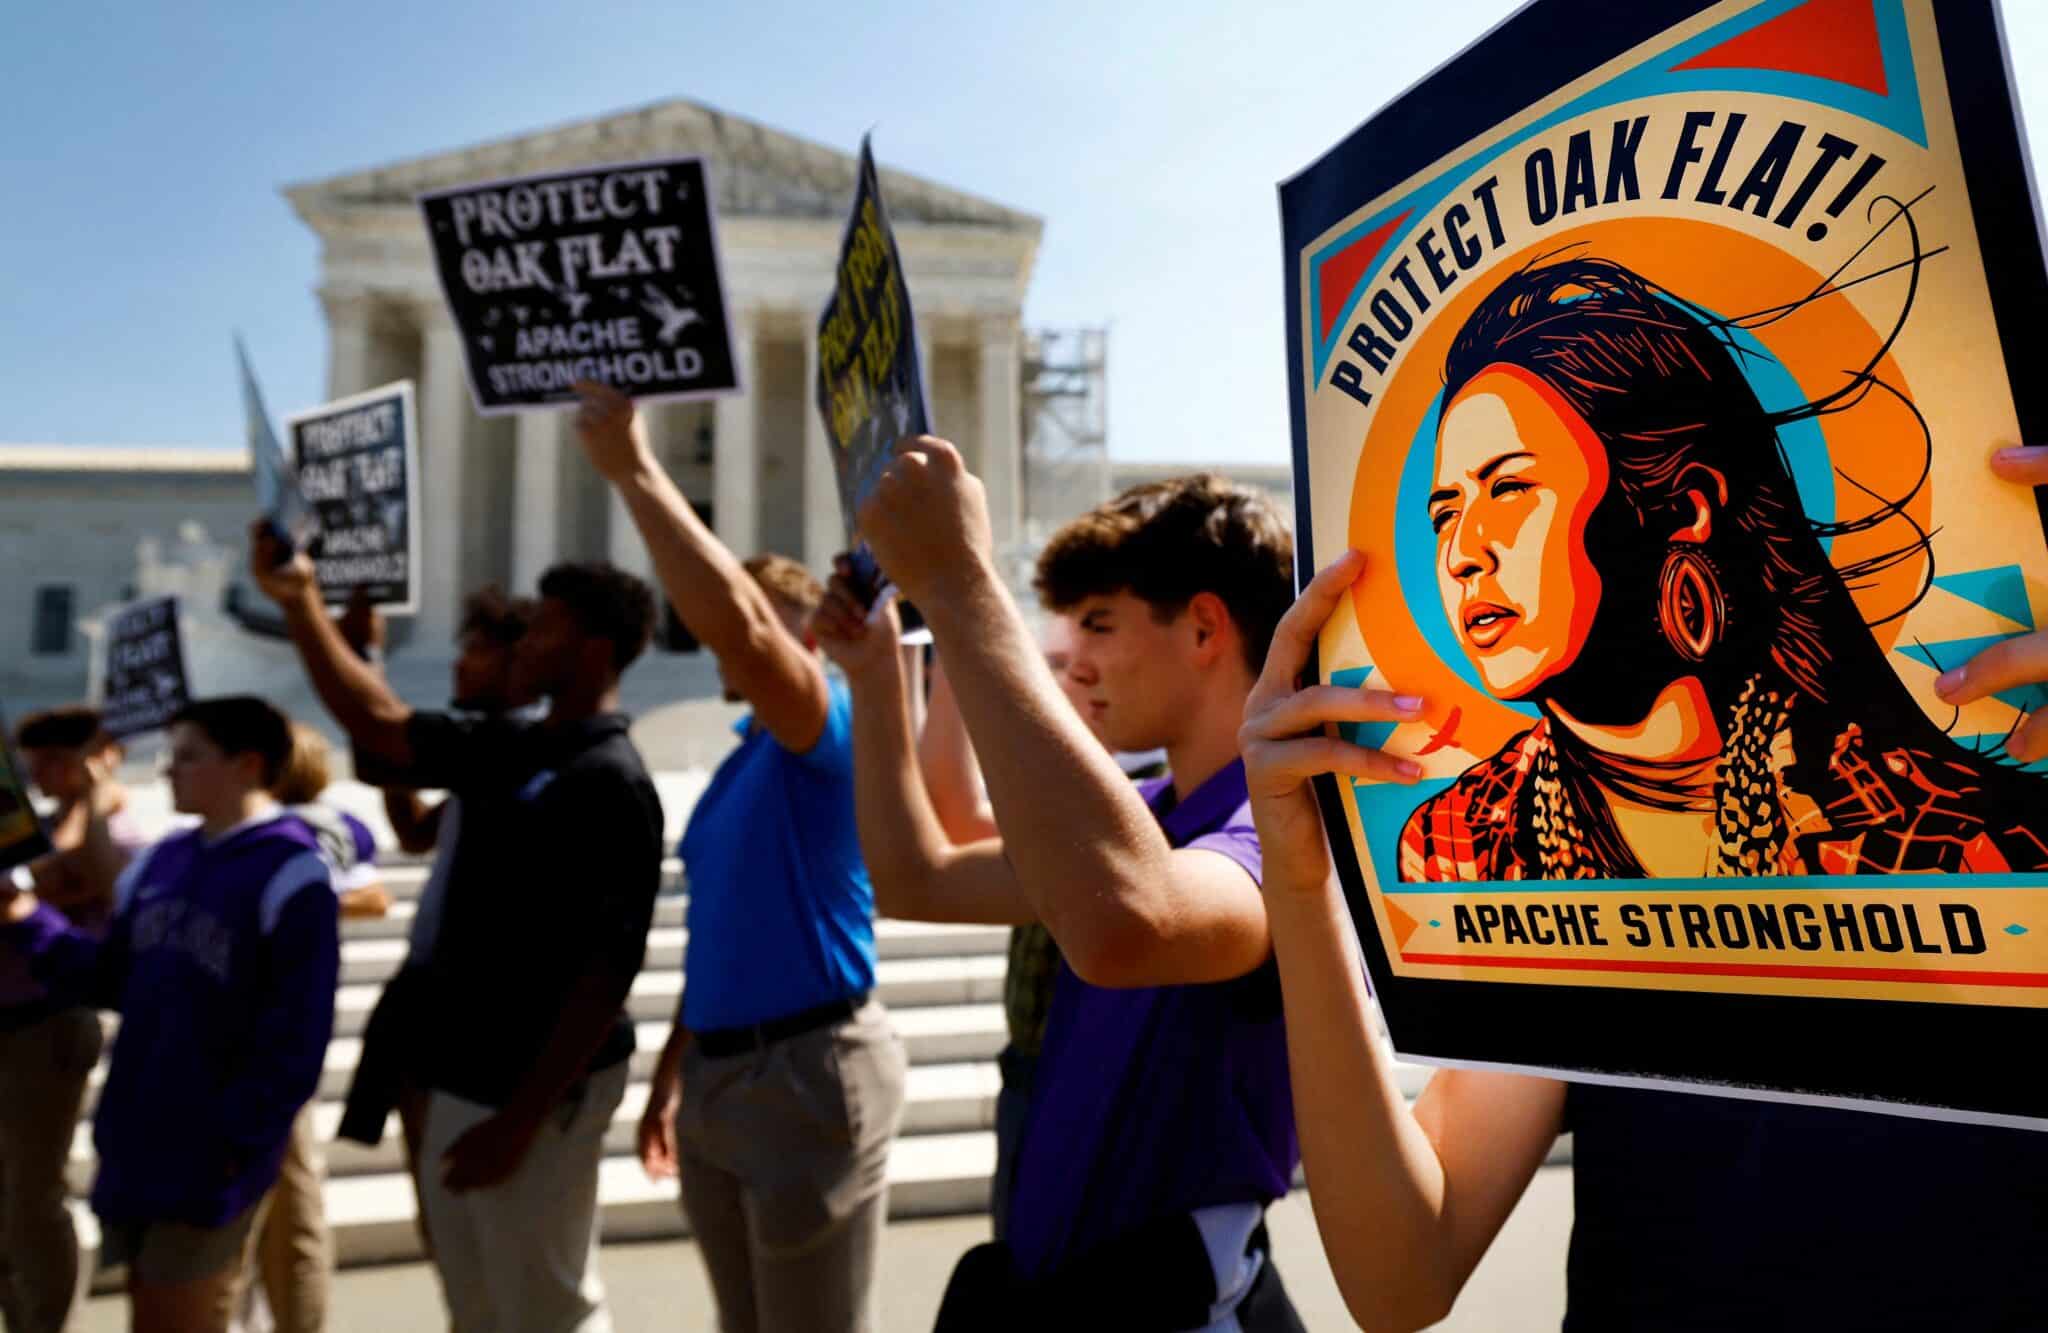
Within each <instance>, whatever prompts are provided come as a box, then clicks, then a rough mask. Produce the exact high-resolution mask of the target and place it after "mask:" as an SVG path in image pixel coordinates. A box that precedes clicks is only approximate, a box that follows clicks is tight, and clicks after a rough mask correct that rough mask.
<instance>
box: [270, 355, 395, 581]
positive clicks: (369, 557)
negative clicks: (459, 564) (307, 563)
mask: <svg viewBox="0 0 2048 1333" xmlns="http://www.w3.org/2000/svg"><path fill="white" fill-rule="evenodd" d="M285 430H286V432H287V433H288V435H289V436H290V438H291V444H292V460H293V471H292V475H293V479H294V482H295V484H296V486H297V488H298V491H299V493H300V494H301V495H303V496H304V497H305V499H306V502H307V504H308V505H309V506H310V508H311V510H312V514H313V520H314V529H313V538H314V541H313V552H314V555H313V567H314V571H315V573H316V575H317V577H318V578H319V580H320V592H321V595H322V597H324V598H325V599H326V601H327V602H328V604H330V605H340V604H343V603H346V602H348V601H349V600H350V599H351V598H352V597H353V596H354V595H355V593H356V592H357V591H359V590H360V591H362V592H365V593H367V594H368V595H369V599H370V602H371V604H372V605H376V606H382V607H384V608H386V609H387V610H391V611H397V612H401V613H409V612H411V611H412V610H414V609H415V608H416V607H417V605H418V601H417V596H418V594H417V584H416V579H417V570H418V567H419V550H420V534H419V528H418V525H417V524H415V523H414V522H413V507H412V495H413V484H414V479H415V478H417V477H418V476H419V431H418V427H417V418H416V417H415V415H414V411H413V385H412V381H411V380H404V381H401V382H399V383H397V384H387V385H385V386H384V387H383V388H381V389H371V390H369V391H368V392H366V393H359V394H356V395H355V396H353V397H350V398H344V399H342V400H340V401H339V402H334V403H329V404H327V405H326V406H325V407H317V408H314V409H313V410H312V411H310V412H302V413H300V414H298V415H297V416H294V417H291V418H290V419H288V420H287V421H286V423H285Z"/></svg>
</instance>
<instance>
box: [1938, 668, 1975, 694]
mask: <svg viewBox="0 0 2048 1333" xmlns="http://www.w3.org/2000/svg"><path fill="white" fill-rule="evenodd" d="M1968 670H1969V668H1967V667H1956V668H1955V669H1954V670H1951V671H1944V672H1942V673H1941V679H1939V680H1937V681H1935V682H1934V692H1935V693H1936V694H1943V695H1947V694H1954V693H1955V692H1956V691H1957V690H1959V689H1961V688H1962V687H1963V676H1964V674H1965V673H1966V672H1967V671H1968Z"/></svg>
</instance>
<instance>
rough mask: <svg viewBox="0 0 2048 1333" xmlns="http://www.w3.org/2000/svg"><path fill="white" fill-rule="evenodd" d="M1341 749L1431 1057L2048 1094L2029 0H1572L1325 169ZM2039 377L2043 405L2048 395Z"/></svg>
mask: <svg viewBox="0 0 2048 1333" xmlns="http://www.w3.org/2000/svg"><path fill="white" fill-rule="evenodd" d="M1281 195H1282V214H1283V226H1284V229H1285V235H1286V241H1285V244H1286V247H1287V264H1286V271H1287V296H1288V317H1289V319H1288V339H1289V357H1290V365H1291V367H1292V373H1291V375H1290V394H1291V400H1292V410H1293V425H1294V441H1295V468H1296V493H1297V496H1298V503H1299V507H1300V515H1299V519H1300V523H1299V526H1300V533H1301V537H1302V542H1301V551H1302V558H1303V561H1304V564H1305V566H1307V567H1311V568H1313V567H1320V566H1321V565H1323V564H1326V563H1328V562H1329V561H1330V560H1331V559H1332V558H1334V557H1335V556H1336V555H1337V554H1339V553H1341V552H1342V551H1343V550H1344V549H1345V548H1346V547H1347V546H1348V547H1357V548H1359V549H1361V550H1363V551H1364V552H1365V554H1366V573H1365V575H1364V577H1363V578H1362V580H1361V581H1360V583H1359V584H1358V585H1357V586H1356V587H1355V588H1354V589H1353V590H1352V595H1351V597H1350V598H1349V601H1348V604H1347V605H1346V606H1345V607H1344V608H1342V609H1341V610H1340V611H1339V613H1338V614H1337V616H1336V617H1335V618H1334V619H1333V620H1332V621H1331V622H1330V624H1329V625H1328V626H1327V627H1326V629H1325V631H1324V633H1323V636H1322V640H1321V648H1320V662H1319V670H1320V675H1321V678H1322V679H1324V680H1326V681H1331V682H1335V683H1338V684H1366V683H1370V684H1371V685H1372V686H1374V687H1376V688H1388V689H1393V690H1396V691H1398V692H1399V693H1401V694H1404V695H1415V696H1420V697H1421V698H1423V699H1424V700H1425V701H1426V708H1425V713H1424V717H1423V718H1422V720H1420V721H1418V722H1415V723H1408V724H1401V725H1394V724H1385V725H1376V726H1373V727H1366V728H1354V729H1352V731H1353V739H1354V740H1357V741H1359V742H1361V743H1364V744H1369V745H1375V746H1383V747H1384V748H1385V749H1387V750H1388V751H1390V752H1392V753H1395V754H1398V755H1401V756H1404V757H1407V758H1411V759H1414V760H1415V761H1417V762H1418V763H1420V764H1421V765H1422V768H1423V773H1424V780H1423V781H1422V782H1421V783H1420V784H1419V785H1418V786H1415V787H1409V786H1403V785H1398V784H1375V783H1368V782H1362V781H1346V782H1345V783H1343V784H1342V785H1341V786H1340V785H1339V784H1338V783H1336V782H1334V781H1327V780H1326V781H1325V783H1324V784H1323V793H1322V794H1323V803H1324V812H1325V818H1326V820H1327V821H1328V823H1329V827H1330V834H1331V840H1332V843H1333V846H1334V849H1335V850H1336V852H1337V858H1338V861H1339V864H1340V867H1341V872H1342V874H1343V877H1344V882H1345V886H1346V891H1347V895H1348V896H1349V898H1350V901H1351V905H1352V910H1353V913H1354V916H1355V918H1356V920H1357V924H1358V928H1359V934H1360V938H1361V940H1362V941H1363V942H1364V944H1365V950H1366V955H1367V960H1368V966H1369V968H1370V971H1371V973H1372V979H1373V982H1374V989H1375V991H1376V993H1377V994H1378V997H1379V999H1380V1002H1381V1004H1382V1007H1383V1009H1384V1011H1385V1014H1386V1018H1387V1022H1388V1025H1389V1028H1390V1030H1391V1032H1392V1035H1393V1038H1394V1042H1395V1044H1396V1046H1397V1047H1398V1048H1399V1049H1400V1050H1401V1051H1402V1052H1403V1053H1404V1054H1406V1055H1409V1056H1411V1057H1413V1058H1418V1059H1425V1060H1430V1059H1434V1060H1442V1061H1450V1062H1458V1063H1477V1064H1483V1065H1493V1066H1501V1067H1510V1068H1519V1069H1536V1070H1542V1071H1546V1072H1562V1073H1565V1074H1568V1075H1570V1076H1573V1077H1590V1078H1596V1079H1607V1080H1628V1079H1634V1078H1646V1079H1651V1080H1658V1081H1675V1082H1679V1083H1689V1084H1694V1085H1703V1084H1704V1085H1715V1086H1718V1087H1720V1088H1723V1089H1729V1090H1742V1089H1748V1090H1756V1091H1761V1092H1764V1093H1766V1094H1769V1095H1786V1094H1792V1095H1799V1096H1811V1097H1820V1098H1824V1099H1835V1100H1851V1101H1857V1102H1861V1103H1866V1104H1872V1105H1878V1104H1891V1105H1895V1104H1905V1105H1908V1106H1911V1107H1917V1108H1931V1109H1932V1110H1934V1111H1935V1112H1937V1113H1940V1114H1947V1115H1963V1116H1973V1117H1978V1118H1992V1119H2005V1120H2011V1121H2015V1122H2019V1121H2032V1122H2034V1123H2036V1124H2048V1102H2044V1100H2043V1098H2042V1096H2041V1094H2040V1092H2039V1080H2038V1077H2037V1075H2036V1073H2035V1071H2034V1070H2033V1069H2032V1068H2031V1066H2030V1062H2028V1061H2025V1060H2024V1059H2022V1060H2018V1061H2008V1060H2004V1059H1999V1058H1992V1059H1984V1060H1952V1059H1930V1058H1929V1055H1930V1053H1932V1052H1938V1051H1950V1052H1961V1051H1970V1052H1985V1053H1994V1052H2018V1051H2023V1050H2031V1049H2033V1048H2034V1047H2035V1046H2036V1045H2037V1044H2038V1038H2039V1036H2040V1034H2041V1033H2042V1032H2043V1031H2044V1030H2048V776H2044V775H2043V774H2042V773H2041V772H2040V771H2038V766H2033V767H2027V766H2022V765H2021V764H2020V763H2018V762H2016V761H2014V760H2012V759H2010V758H2009V757H2007V755H2006V754H2005V752H2004V750H2003V742H2004V739H2005V737H2006V736H2007V735H2008V734H2010V733H2011V732H2012V730H2013V728H2014V727H2015V726H2016V725H2017V723H2018V720H2019V719H2020V718H2021V717H2022V715H2023V714H2024V713H2025V712H2027V711H2028V710H2032V709H2035V708H2038V707H2040V706H2041V705H2042V704H2043V703H2044V702H2048V697H2044V695H2043V693H2042V691H2040V690H2039V689H2038V688H2035V687H2026V688H2019V689H2013V690H2010V691H2007V692H2005V693H2002V694H2000V695H1998V696H1996V697H1994V698H1989V699H1984V700H1981V701H1977V702H1973V703H1969V704H1966V705H1963V706H1961V707H1957V706H1954V705H1952V704H1950V703H1948V702H1946V701H1945V700H1944V698H1943V697H1942V696H1941V694H1939V693H1938V692H1937V689H1936V681H1937V679H1938V678H1939V677H1940V676H1941V675H1942V673H1944V672H1946V671H1949V670H1950V669H1951V668H1954V667H1957V666H1959V665H1961V664H1962V663H1963V662H1964V661H1966V660H1967V659H1969V658H1970V657H1971V656H1972V655H1973V654H1975V653H1976V652H1978V651H1979V650H1981V649H1982V648H1984V647H1986V646H1988V645H1991V644H1994V643H1997V642H1999V641H2001V640H2005V639H2010V638H2015V637H2018V636H2021V635H2024V634H2028V633H2031V632H2034V631H2035V630H2036V627H2037V626H2039V625H2040V624H2041V623H2042V621H2041V616H2043V615H2048V545H2044V541H2043V536H2042V533H2043V528H2042V519H2041V514H2040V511H2039V509H2038V508H2037V505H2036V500H2035V497H2034V496H2033V495H2032V494H2031V493H2029V492H2028V491H2027V490H2026V489H2024V488H2022V487H2018V486H2014V485H2011V484H2008V483H2004V482H2001V481H1999V480H1998V479H1997V478H1996V477H1994V476H1993V475H1992V473H1991V472H1990V470H1989V468H1988V466H1987V460H1988V457H1989V455H1990V453H1991V451H1992V450H1993V448H1994V447H1995V446H1998V445H2004V444H2013V443H2017V442H2019V441H2021V440H2022V439H2039V438H2042V431H2041V428H2042V427H2043V426H2044V425H2048V398H2044V397H2043V392H2042V387H2041V385H2042V381H2041V376H2040V366H2041V363H2042V357H2041V350H2042V348H2041V340H2040V337H2039V334H2038V327H2039V313H2040V311H2041V310H2042V309H2044V308H2048V282H2044V277H2043V268H2042V257H2041V251H2040V244H2039V232H2038V228H2037V223H2036V217H2035V214H2034V211H2033V207H2032V195H2031V190H2030V187H2029V182H2028V176H2027V169H2026V164H2025V161H2024V159H2023V157H2022V155H2021V149H2020V142H2019V135H2018V130H2017V122H2016V118H2015V112H2014V108H2013V102H2012V92H2011V87H2010V84H2009V81H2008V78H2007V74H2006V65H2005V60H2004V55H2003V51H2002V49H2001V46H2000V40H1999V35H1998V31H1997V26H1996V17H1995V12H1994V9H1993V6H1992V4H1991V3H1990V0H1942V3H1940V4H1939V5H1936V4H1934V3H1932V0H1805V2H1804V3H1800V2H1798V0H1794V2H1792V3H1787V2H1786V0H1761V2H1759V0H1726V2H1724V3H1700V2H1698V0H1659V2H1657V3H1636V2H1633V0H1632V2H1631V3H1626V4H1622V3H1612V2H1605V0H1538V2H1537V3H1535V4H1532V5H1530V6H1528V7H1526V8H1525V9H1523V10H1522V11H1520V12H1519V13H1518V14H1517V15H1516V16H1515V17H1513V18H1511V19H1510V20H1509V21H1508V22H1507V23H1505V24H1503V25H1502V26H1501V27H1500V28H1499V29H1497V30H1496V31H1495V32H1494V33H1492V34H1491V35H1490V36H1488V37H1487V38H1485V39H1484V40H1482V41H1481V42H1479V43H1478V44H1476V45H1475V46H1473V47H1471V48H1470V49H1468V50H1467V51H1466V52H1465V53H1463V54H1462V55H1460V56H1459V57H1458V58H1457V59H1455V60H1453V61H1452V62H1451V63H1450V64H1448V65H1447V66H1445V67H1444V68H1443V69H1441V70H1440V71H1438V72H1437V73H1436V74H1434V75H1432V76H1431V77H1430V78H1428V79H1427V80H1425V81H1424V82H1423V83H1421V84H1420V85H1418V86H1417V87H1416V88H1415V89H1414V90H1412V91H1411V92H1409V93H1408V94H1406V95H1404V96H1403V97H1402V98H1400V99H1399V100H1397V101H1396V102H1395V103H1393V104H1392V105H1391V106H1390V107H1388V108H1387V109H1386V110H1385V111H1384V112H1382V113H1381V114H1380V115H1378V116H1376V117H1375V118H1374V119H1373V120H1371V121H1369V122H1367V124H1366V125H1365V126H1363V127H1362V128H1360V129H1359V130H1358V131H1356V132H1355V133H1354V134H1353V135H1352V136H1351V137H1350V138H1348V139H1346V140H1345V141H1344V142H1343V143H1342V144H1340V145H1339V146H1338V147H1337V148H1335V149H1333V150H1332V151H1331V152H1330V153H1329V154H1328V155H1327V156H1326V157H1325V158H1324V159H1323V160H1322V161H1320V162H1318V163H1317V164H1316V165H1315V166H1313V167H1311V168H1310V169H1309V170H1308V171H1306V172H1304V173H1303V174H1302V175H1301V176H1299V177H1297V178H1295V179H1294V180H1292V181H1289V182H1288V183H1287V184H1285V185H1284V186H1283V187H1282V191H1281ZM2023 424H2024V425H2026V426H2029V427H2032V429H2031V430H2023V429H2022V427H2023Z"/></svg>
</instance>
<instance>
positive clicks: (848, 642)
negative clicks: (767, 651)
mask: <svg viewBox="0 0 2048 1333" xmlns="http://www.w3.org/2000/svg"><path fill="white" fill-rule="evenodd" d="M832 564H833V572H832V581H831V583H830V584H828V585H827V587H826V589H825V598H824V600H823V601H821V602H819V603H818V609H817V610H816V611H814V612H812V613H811V633H812V634H813V635H815V636H816V637H817V640H818V644H819V646H820V647H822V648H823V649H824V650H825V656H827V657H829V658H831V659H832V660H833V661H834V662H835V663H837V664H838V666H839V669H840V670H841V671H844V672H845V673H846V676H847V679H848V680H865V679H867V678H868V677H869V676H870V675H871V674H873V673H877V672H884V671H886V672H894V671H896V670H898V669H899V667H900V663H901V662H902V657H901V655H900V653H899V650H898V648H897V642H898V640H899V639H901V638H902V636H903V620H902V617H901V616H899V615H898V614H897V611H896V600H897V599H896V597H895V596H894V594H893V593H885V594H883V595H882V596H881V597H872V594H871V590H869V589H866V588H863V587H861V586H860V583H859V581H858V580H857V579H856V578H855V577H854V562H853V559H852V557H850V556H844V555H842V556H839V557H837V558H836V559H835V560H834V561H833V562H832ZM870 600H873V602H874V606H873V607H872V608H870V607H869V606H868V602H869V601H870Z"/></svg>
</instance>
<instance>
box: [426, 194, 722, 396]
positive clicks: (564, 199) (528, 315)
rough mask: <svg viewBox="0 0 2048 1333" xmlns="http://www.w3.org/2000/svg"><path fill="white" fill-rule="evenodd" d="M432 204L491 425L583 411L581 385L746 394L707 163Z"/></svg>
mask: <svg viewBox="0 0 2048 1333" xmlns="http://www.w3.org/2000/svg"><path fill="white" fill-rule="evenodd" d="M419 204H420V212H421V214H422V215H423V216H424V218H425V220H426V225H427V237H428V240H429V242H430V243H431V244H432V245H433V248H434V263H435V266H436V268H437V269H438V270H439V272H440V277H441V290H442V293H443V294H444V295H445V296H446V298H447V301H448V308H449V310H450V311H451V312H452V313H453V314H454V316H455V323H456V326H457V328H458V329H459V330H460V331H461V334H462V350H463V355H464V358H465V360H466V362H467V364H468V367H469V385H470V393H471V395H472V396H473V397H474V398H475V400H476V408H477V411H479V412H481V413H483V414H484V415H485V416H491V415H495V414H498V413H504V412H513V411H519V410H521V409H527V408H538V407H547V406H552V405H557V404H562V403H568V402H571V401H573V399H574V398H575V394H574V392H573V391H572V390H571V389H570V387H569V386H570V385H571V384H572V383H573V382H575V381H576V380H582V379H587V380H596V381H598V382H600V383H604V384H609V385H611V386H612V387H614V388H616V389H618V390H620V391H621V392H623V393H626V394H629V395H630V396H632V397H634V398H643V399H659V398H705V397H712V396H716V395H721V394H730V393H737V392H739V389H740V382H739V370H738V366H737V364H736V363H735V361H734V359H733V351H732V338H731V333H730V331H729V329H728V328H727V326H726V307H725V283H724V280H723V278H722V277H721V275H720V269H719V260H718V236H717V224H716V220H715V218H714V216H713V213H712V207H711V182H710V176H709V173H708V170H707V168H706V166H705V164H704V161H703V159H702V158H695V157H686V158H676V159H673V160H669V161H658V162H635V163H631V164H626V165H619V166H601V167H587V168H584V169H582V170H578V171H564V172H554V173H550V174H546V175H537V176H522V177H519V178H517V179H511V180H499V181H491V182H489V183H486V184H480V185H463V186H458V187H456V188H453V189H447V190H436V191H433V192H431V193H428V194H423V195H421V196H420V200H419Z"/></svg>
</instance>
